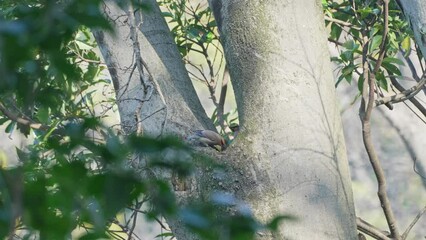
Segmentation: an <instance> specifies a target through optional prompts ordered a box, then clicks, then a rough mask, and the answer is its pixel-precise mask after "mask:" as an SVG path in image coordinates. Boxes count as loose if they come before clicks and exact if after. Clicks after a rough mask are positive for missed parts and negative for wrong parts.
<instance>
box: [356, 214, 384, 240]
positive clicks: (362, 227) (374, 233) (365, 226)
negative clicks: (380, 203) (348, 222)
mask: <svg viewBox="0 0 426 240" xmlns="http://www.w3.org/2000/svg"><path fill="white" fill-rule="evenodd" d="M356 225H357V229H358V230H359V231H361V232H363V233H365V234H367V235H368V236H370V237H372V238H374V239H381V240H391V239H390V238H389V237H388V236H387V232H384V231H382V230H380V229H378V228H376V227H375V226H373V225H371V224H370V223H368V222H366V221H364V220H362V219H361V218H359V217H357V218H356Z"/></svg>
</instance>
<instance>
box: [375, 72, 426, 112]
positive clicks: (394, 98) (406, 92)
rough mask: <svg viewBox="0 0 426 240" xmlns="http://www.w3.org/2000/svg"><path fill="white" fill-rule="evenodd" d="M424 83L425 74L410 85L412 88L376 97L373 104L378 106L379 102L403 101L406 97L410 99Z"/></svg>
mask: <svg viewBox="0 0 426 240" xmlns="http://www.w3.org/2000/svg"><path fill="white" fill-rule="evenodd" d="M425 83H426V76H424V77H423V78H422V79H421V80H420V82H418V84H417V85H416V86H414V87H412V88H409V89H407V90H404V91H402V92H400V93H397V94H395V95H393V96H387V97H383V98H380V99H377V100H376V102H375V105H376V106H379V105H381V104H386V103H398V102H402V101H405V100H407V99H410V98H412V97H414V96H415V95H416V94H417V93H419V92H420V90H421V89H422V88H424V86H425Z"/></svg>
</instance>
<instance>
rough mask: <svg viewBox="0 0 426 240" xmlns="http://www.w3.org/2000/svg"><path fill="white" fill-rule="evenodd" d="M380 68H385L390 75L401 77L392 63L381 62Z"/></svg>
mask: <svg viewBox="0 0 426 240" xmlns="http://www.w3.org/2000/svg"><path fill="white" fill-rule="evenodd" d="M382 67H383V68H385V69H386V70H387V71H388V72H389V74H390V75H398V76H401V71H400V70H399V68H398V67H397V66H395V65H393V64H392V63H389V62H384V61H383V63H382Z"/></svg>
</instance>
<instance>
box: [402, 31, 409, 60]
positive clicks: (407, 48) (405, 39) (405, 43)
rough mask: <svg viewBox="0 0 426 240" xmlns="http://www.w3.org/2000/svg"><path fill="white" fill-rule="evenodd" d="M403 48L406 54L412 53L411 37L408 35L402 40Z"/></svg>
mask: <svg viewBox="0 0 426 240" xmlns="http://www.w3.org/2000/svg"><path fill="white" fill-rule="evenodd" d="M401 48H402V49H403V50H404V52H405V53H404V56H405V57H406V56H408V55H410V52H411V38H410V37H409V36H406V37H405V38H404V39H403V40H402V42H401Z"/></svg>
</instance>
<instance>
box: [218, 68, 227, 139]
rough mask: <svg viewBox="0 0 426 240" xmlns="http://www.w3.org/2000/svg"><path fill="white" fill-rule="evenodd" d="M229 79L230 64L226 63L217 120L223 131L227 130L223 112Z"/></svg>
mask: <svg viewBox="0 0 426 240" xmlns="http://www.w3.org/2000/svg"><path fill="white" fill-rule="evenodd" d="M228 81H229V71H228V66H227V65H225V70H224V72H223V78H222V89H221V91H220V97H219V104H218V106H217V120H218V122H219V125H220V127H221V128H222V130H223V131H225V128H226V126H225V119H224V118H223V113H224V105H225V99H226V92H227V89H228Z"/></svg>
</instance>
